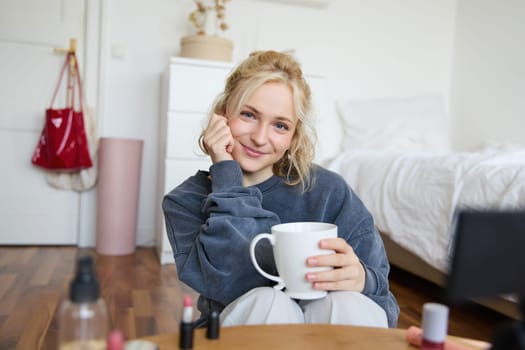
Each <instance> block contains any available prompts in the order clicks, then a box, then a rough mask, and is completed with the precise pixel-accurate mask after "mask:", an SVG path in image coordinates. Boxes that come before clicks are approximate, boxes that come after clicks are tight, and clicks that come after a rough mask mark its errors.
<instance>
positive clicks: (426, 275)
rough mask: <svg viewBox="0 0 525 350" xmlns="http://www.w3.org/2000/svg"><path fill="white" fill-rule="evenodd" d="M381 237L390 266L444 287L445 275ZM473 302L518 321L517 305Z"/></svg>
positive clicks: (497, 301) (506, 301) (498, 299)
mask: <svg viewBox="0 0 525 350" xmlns="http://www.w3.org/2000/svg"><path fill="white" fill-rule="evenodd" d="M381 237H382V238H383V243H384V245H385V250H386V253H387V256H388V260H389V261H390V264H391V265H393V266H396V267H399V268H401V269H403V270H405V271H407V272H410V273H412V274H414V275H416V276H418V277H421V278H423V279H425V280H427V281H430V282H432V283H434V284H437V285H438V286H440V287H445V286H446V283H447V276H446V274H444V273H443V272H441V271H439V270H437V269H436V268H434V267H432V266H430V265H429V264H428V263H426V262H425V261H423V260H422V259H421V258H419V257H418V256H416V255H415V254H413V253H411V252H409V251H408V250H406V249H405V248H403V247H401V246H400V245H399V244H397V243H396V242H394V241H393V240H392V239H391V238H390V237H389V236H387V235H385V234H384V233H381ZM474 301H475V302H476V303H478V304H481V305H483V306H485V307H488V308H490V309H492V310H495V311H497V312H499V313H502V314H504V315H506V316H508V317H511V318H514V319H520V315H519V312H518V308H517V304H516V303H514V302H512V301H509V300H506V299H503V298H494V299H490V300H486V299H483V300H481V299H475V300H474Z"/></svg>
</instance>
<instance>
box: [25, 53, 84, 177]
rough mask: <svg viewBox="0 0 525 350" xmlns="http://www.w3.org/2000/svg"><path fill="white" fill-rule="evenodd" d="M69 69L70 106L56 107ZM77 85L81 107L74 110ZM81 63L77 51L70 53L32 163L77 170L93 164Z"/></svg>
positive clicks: (68, 92) (56, 168)
mask: <svg viewBox="0 0 525 350" xmlns="http://www.w3.org/2000/svg"><path fill="white" fill-rule="evenodd" d="M68 65H70V69H69V70H68V79H67V80H68V82H67V89H68V90H67V101H68V102H67V107H66V108H62V109H53V104H54V102H55V99H56V97H57V94H58V91H59V88H60V85H61V82H62V80H63V78H64V72H65V70H66V68H67V67H68ZM75 87H77V88H78V95H79V101H80V110H78V111H77V110H75ZM83 104H84V102H83V93H82V85H81V81H80V74H79V69H78V62H77V59H76V56H75V54H74V53H71V52H70V53H68V54H67V57H66V60H65V62H64V65H63V66H62V70H61V72H60V77H59V79H58V83H57V86H56V88H55V92H54V94H53V98H52V100H51V105H50V107H49V108H48V109H47V110H46V119H45V124H44V128H43V130H42V133H41V134H40V139H39V140H38V144H37V146H36V148H35V151H34V152H33V157H32V159H31V162H32V163H33V164H34V165H36V166H39V167H42V168H44V169H50V170H61V171H77V170H80V169H85V168H89V167H91V166H93V162H92V161H91V156H90V155H89V145H88V142H87V137H86V130H85V128H84V112H83V107H84V105H83Z"/></svg>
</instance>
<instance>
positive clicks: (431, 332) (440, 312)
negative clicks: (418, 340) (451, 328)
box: [421, 303, 448, 350]
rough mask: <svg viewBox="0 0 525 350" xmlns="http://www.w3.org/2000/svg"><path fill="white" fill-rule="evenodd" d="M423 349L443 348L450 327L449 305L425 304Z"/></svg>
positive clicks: (438, 349) (441, 349)
mask: <svg viewBox="0 0 525 350" xmlns="http://www.w3.org/2000/svg"><path fill="white" fill-rule="evenodd" d="M422 323H423V341H422V344H421V350H443V349H444V348H445V338H446V337H447V333H448V332H447V328H448V307H447V306H445V305H442V304H437V303H426V304H424V305H423V321H422Z"/></svg>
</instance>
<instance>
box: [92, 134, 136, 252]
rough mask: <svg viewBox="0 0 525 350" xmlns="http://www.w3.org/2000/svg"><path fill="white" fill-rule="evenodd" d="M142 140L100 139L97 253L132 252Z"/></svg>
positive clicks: (133, 247)
mask: <svg viewBox="0 0 525 350" xmlns="http://www.w3.org/2000/svg"><path fill="white" fill-rule="evenodd" d="M142 146H143V141H142V140H132V139H121V138H104V137H103V138H101V139H100V146H99V155H98V170H99V175H98V188H97V242H96V250H97V253H99V254H103V255H126V254H131V253H133V252H135V242H136V239H137V216H138V205H139V190H140V172H141V163H142Z"/></svg>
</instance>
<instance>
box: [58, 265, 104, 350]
mask: <svg viewBox="0 0 525 350" xmlns="http://www.w3.org/2000/svg"><path fill="white" fill-rule="evenodd" d="M58 312H59V314H58V342H57V343H58V349H59V350H99V349H106V338H107V335H108V312H107V308H106V303H105V302H104V300H103V299H102V298H100V287H99V284H98V281H97V278H96V276H95V269H94V265H93V258H92V257H91V256H83V257H80V258H79V259H78V260H77V266H76V272H75V277H74V279H73V280H72V281H71V285H70V290H69V298H68V299H66V300H64V301H63V302H62V303H61V305H60V308H59V311H58Z"/></svg>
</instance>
